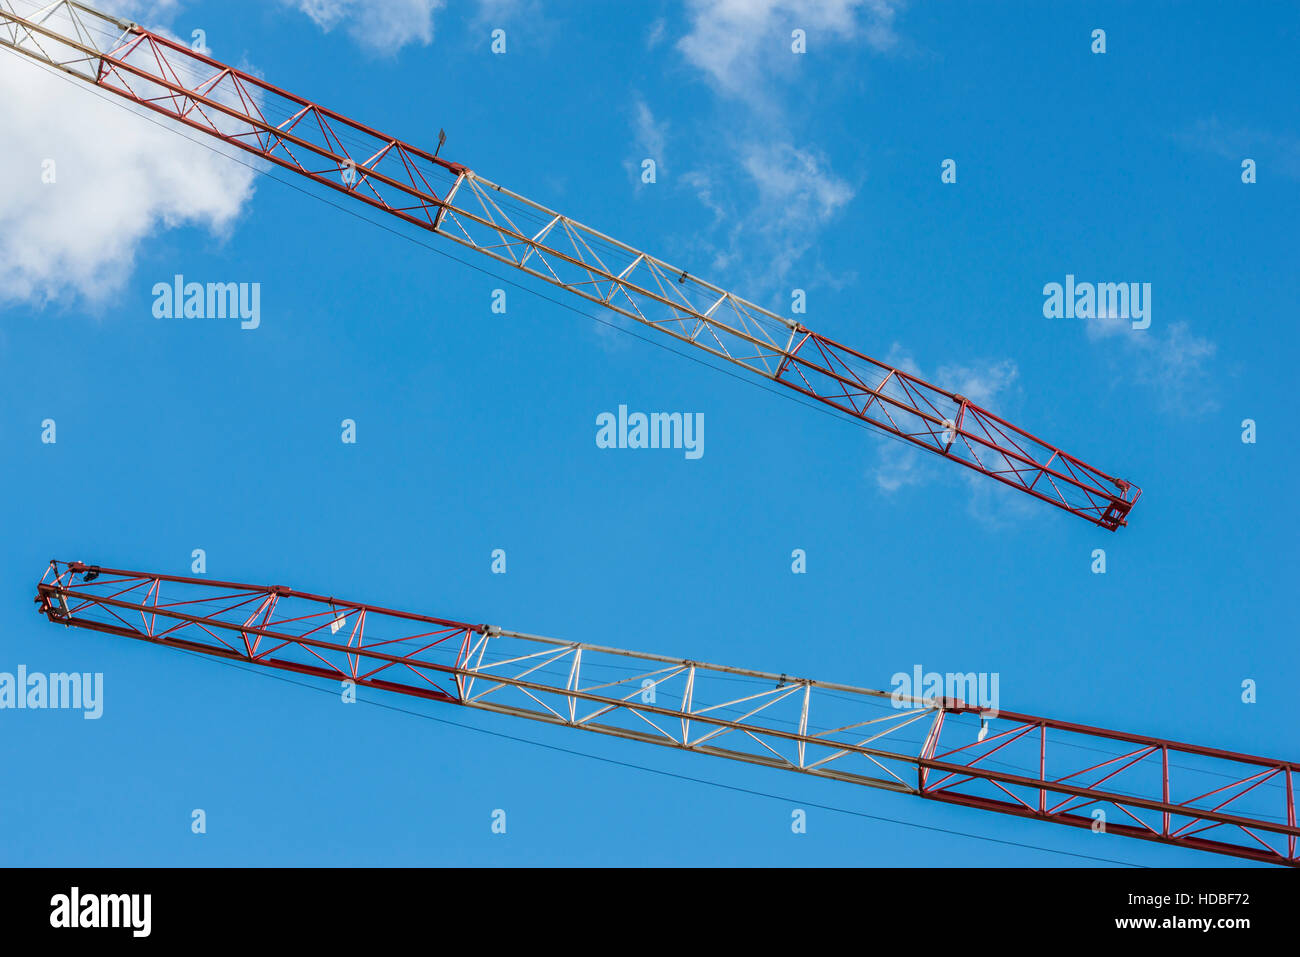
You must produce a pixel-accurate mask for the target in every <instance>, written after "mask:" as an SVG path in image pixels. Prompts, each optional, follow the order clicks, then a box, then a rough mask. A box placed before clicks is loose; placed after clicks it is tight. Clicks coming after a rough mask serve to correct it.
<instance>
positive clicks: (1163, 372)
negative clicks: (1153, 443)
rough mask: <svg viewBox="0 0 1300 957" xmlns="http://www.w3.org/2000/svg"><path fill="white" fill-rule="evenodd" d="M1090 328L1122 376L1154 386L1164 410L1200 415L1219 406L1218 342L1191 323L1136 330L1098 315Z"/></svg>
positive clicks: (1090, 336) (1089, 337)
mask: <svg viewBox="0 0 1300 957" xmlns="http://www.w3.org/2000/svg"><path fill="white" fill-rule="evenodd" d="M1085 328H1086V329H1087V335H1088V339H1089V340H1090V341H1092V342H1094V343H1098V344H1101V345H1102V346H1103V347H1105V348H1108V349H1109V353H1108V358H1109V360H1110V361H1111V363H1112V367H1113V368H1114V369H1115V375H1116V377H1117V378H1120V379H1131V380H1132V381H1134V382H1138V383H1140V384H1141V385H1144V386H1149V387H1150V388H1151V389H1152V390H1153V391H1155V393H1156V396H1157V401H1158V402H1159V405H1160V408H1161V409H1162V410H1163V411H1166V412H1177V413H1180V414H1188V415H1199V414H1201V413H1205V412H1212V411H1214V410H1215V409H1217V408H1218V406H1219V401H1218V397H1217V396H1216V395H1215V393H1214V388H1213V377H1212V376H1211V374H1210V367H1211V363H1212V362H1213V361H1214V357H1215V354H1216V353H1217V352H1218V346H1217V345H1216V344H1215V343H1214V342H1213V341H1211V340H1210V339H1207V338H1205V337H1204V336H1198V335H1196V334H1195V333H1193V332H1192V331H1191V327H1190V326H1189V325H1188V324H1187V323H1186V322H1183V321H1178V322H1171V323H1169V324H1167V325H1165V326H1163V327H1161V326H1156V325H1153V326H1152V327H1151V328H1149V329H1133V328H1132V326H1131V324H1130V323H1129V322H1127V321H1126V320H1121V319H1092V320H1089V321H1088V322H1087V324H1086V326H1085Z"/></svg>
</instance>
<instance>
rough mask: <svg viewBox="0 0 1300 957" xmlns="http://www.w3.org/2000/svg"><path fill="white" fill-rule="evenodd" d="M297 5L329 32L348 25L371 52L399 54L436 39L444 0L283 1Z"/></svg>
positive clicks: (350, 32) (349, 30)
mask: <svg viewBox="0 0 1300 957" xmlns="http://www.w3.org/2000/svg"><path fill="white" fill-rule="evenodd" d="M281 2H282V3H287V4H290V5H291V6H294V7H297V8H298V9H299V10H301V11H302V12H303V13H305V14H307V16H309V17H311V19H312V20H313V21H314V22H315V23H316V25H317V26H318V27H320V28H321V29H322V30H324V31H326V32H327V33H328V32H329V31H330V30H333V29H334V28H335V27H337V26H339V25H340V24H346V27H347V31H348V35H349V36H350V37H352V38H353V39H354V40H356V41H357V43H359V44H360V45H361V46H362V47H363V48H364V49H366V50H369V51H370V52H371V53H377V54H391V53H396V52H397V51H398V50H400V49H401V48H402V47H404V46H406V45H407V44H411V43H417V44H419V45H421V46H428V45H429V44H430V43H432V42H433V15H434V13H435V12H436V11H438V10H440V9H441V8H442V6H443V3H444V0H377V2H374V0H281Z"/></svg>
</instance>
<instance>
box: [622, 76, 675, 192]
mask: <svg viewBox="0 0 1300 957" xmlns="http://www.w3.org/2000/svg"><path fill="white" fill-rule="evenodd" d="M632 133H633V139H632V150H633V153H634V155H633V156H631V157H630V158H629V159H628V160H627V163H626V164H625V165H626V168H627V170H628V173H629V175H631V176H632V178H633V180H634V182H635V183H636V185H637V189H638V190H639V189H641V188H642V186H644V184H643V183H642V181H641V163H642V162H643V161H644V160H647V159H651V160H654V162H655V167H656V170H657V173H659V174H663V173H666V172H667V170H668V158H667V143H668V123H667V122H666V121H661V120H658V119H656V118H655V115H654V112H653V111H652V110H651V109H650V107H649V106H648V105H647V104H646V101H645V100H643V99H642V98H641V97H640V96H637V97H636V99H635V100H634V101H633V103H632Z"/></svg>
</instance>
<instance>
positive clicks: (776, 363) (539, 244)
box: [0, 4, 1141, 531]
mask: <svg viewBox="0 0 1300 957" xmlns="http://www.w3.org/2000/svg"><path fill="white" fill-rule="evenodd" d="M75 7H76V9H75V10H74V11H72V12H71V13H69V18H70V19H71V20H73V21H76V22H77V24H78V29H77V30H75V31H74V30H72V29H71V28H63V29H62V32H60V30H56V29H54V25H53V23H52V21H51V22H45V23H36V22H33V21H31V20H27V19H24V18H22V17H19V16H17V15H16V14H11V13H7V12H3V11H0V27H2V26H4V25H5V24H10V25H12V27H13V37H12V39H10V40H9V41H7V42H6V39H5V37H4V36H0V43H5V45H8V46H10V47H12V48H13V49H15V50H17V51H18V52H20V53H23V54H25V55H27V56H30V57H32V58H34V59H37V60H42V61H44V62H47V63H52V64H53V65H55V66H58V67H59V68H61V69H64V70H65V72H68V73H70V74H72V75H73V76H77V77H79V78H81V79H83V80H86V81H87V82H90V83H93V84H94V85H95V86H97V87H99V88H100V89H103V90H106V91H110V92H112V93H114V94H116V95H117V96H120V97H123V98H124V99H126V100H129V101H131V102H132V103H135V104H137V105H139V106H141V107H144V108H146V109H148V110H151V111H153V112H155V113H158V114H162V115H164V116H166V117H169V118H170V119H172V120H174V121H176V122H178V123H180V124H183V125H184V126H185V127H188V128H190V129H193V130H197V131H199V132H202V133H203V134H205V135H207V136H210V137H214V138H216V139H217V140H220V141H222V142H224V143H226V144H229V145H231V146H234V147H237V148H238V149H240V150H243V151H245V152H247V153H251V154H253V155H255V156H257V157H258V158H259V159H261V160H264V161H266V162H269V163H272V164H274V165H275V166H278V167H280V168H282V169H286V170H290V171H292V172H293V173H295V174H298V175H300V176H303V177H306V178H307V179H310V180H311V181H313V182H315V183H317V184H320V185H322V186H324V187H327V188H328V189H330V190H333V191H336V192H339V193H342V194H345V195H347V196H350V197H352V198H354V199H357V200H359V201H360V202H362V203H364V204H366V205H367V206H370V207H372V208H374V209H378V210H381V211H383V212H384V213H386V214H388V215H390V216H393V217H395V218H396V219H398V220H400V221H402V222H403V223H405V224H407V225H409V226H412V227H416V228H419V229H422V230H427V231H431V232H435V233H437V234H438V235H440V236H443V237H444V238H447V239H450V240H452V241H453V242H456V243H459V244H460V245H463V246H467V247H469V248H472V249H475V250H476V251H478V252H480V253H483V254H485V255H487V256H490V257H491V258H493V259H495V260H497V261H499V262H501V263H503V264H506V265H510V266H513V267H515V268H518V269H520V270H522V271H524V272H527V273H529V274H530V275H532V276H534V277H535V278H538V279H541V280H543V281H545V282H548V283H551V284H552V285H556V286H559V287H561V288H564V289H566V290H568V291H569V292H571V293H573V294H574V295H576V296H579V297H581V298H583V299H586V300H588V301H590V302H592V303H595V304H598V305H600V306H602V307H604V308H607V309H610V310H613V311H615V312H618V313H620V314H621V315H624V316H627V317H629V318H631V319H633V320H635V321H637V322H640V323H643V324H644V325H647V326H650V327H652V328H654V329H656V330H658V331H659V332H661V333H663V334H665V335H668V336H670V337H672V338H674V339H676V340H678V341H681V342H684V343H687V344H689V345H692V346H695V347H697V348H700V349H703V350H705V351H706V352H709V353H710V354H712V355H715V356H718V357H720V358H722V359H725V360H727V361H729V362H732V363H735V364H737V365H740V366H742V367H744V368H746V369H747V370H749V371H750V372H753V373H756V374H758V375H760V376H763V377H765V378H768V379H770V380H772V381H774V382H779V383H781V384H782V385H784V386H786V387H788V388H790V389H792V390H793V391H794V392H796V393H799V394H801V395H803V396H806V397H808V398H810V399H813V400H815V401H817V402H820V403H822V404H824V405H827V406H830V407H832V408H834V409H836V410H838V411H839V412H841V413H844V414H845V415H848V416H851V417H852V418H854V419H856V420H859V421H861V422H863V423H866V424H867V425H869V426H871V427H872V428H875V429H878V430H880V431H882V432H885V433H888V434H890V435H893V436H896V437H898V438H900V439H902V440H904V441H906V442H908V443H910V444H912V445H914V446H917V447H920V448H923V449H926V450H927V451H930V452H932V453H935V454H937V455H941V456H943V457H944V458H947V459H949V460H951V461H953V462H957V463H958V464H960V465H963V466H965V467H966V468H969V469H972V470H974V471H975V472H978V473H980V474H983V475H987V476H989V477H990V478H993V479H994V480H996V481H998V482H1001V483H1002V484H1004V485H1007V486H1010V487H1011V488H1014V489H1017V490H1018V491H1021V492H1023V493H1025V494H1027V495H1030V496H1032V497H1033V498H1036V499H1038V500H1040V501H1043V502H1047V503H1049V504H1051V505H1054V506H1057V507H1058V508H1061V509H1064V510H1065V511H1067V512H1069V513H1071V514H1073V515H1077V516H1079V517H1081V518H1084V519H1086V520H1087V521H1089V522H1091V523H1093V524H1094V525H1097V526H1099V527H1101V528H1105V529H1109V530H1112V531H1113V530H1115V529H1118V528H1119V527H1120V526H1122V525H1125V524H1127V521H1128V515H1129V512H1130V511H1131V509H1132V508H1133V506H1134V504H1135V503H1136V502H1137V500H1138V498H1139V496H1140V495H1141V490H1140V489H1138V488H1137V486H1135V485H1133V484H1132V483H1130V482H1127V481H1125V480H1123V479H1120V478H1117V477H1115V476H1113V475H1110V474H1108V473H1106V472H1103V471H1101V470H1100V469H1096V468H1094V467H1092V466H1090V465H1088V464H1087V463H1085V462H1083V461H1082V460H1081V459H1078V458H1076V457H1074V456H1072V455H1069V454H1068V453H1066V452H1065V451H1063V450H1062V449H1060V448H1059V447H1057V446H1055V445H1052V444H1050V443H1048V442H1045V441H1044V440H1042V439H1039V438H1037V437H1036V436H1034V435H1032V434H1031V433H1029V432H1027V431H1025V430H1023V429H1020V428H1018V427H1016V426H1013V425H1011V424H1010V423H1009V422H1007V421H1006V420H1005V419H1002V418H1000V417H998V416H996V415H994V414H993V413H992V412H990V411H988V410H986V409H983V408H981V407H979V406H978V405H975V404H974V403H971V402H970V401H968V400H967V399H966V398H964V397H962V396H959V395H957V394H955V393H953V392H950V391H947V390H945V389H942V388H939V387H938V386H935V385H932V384H930V383H928V382H925V381H924V380H922V379H920V378H919V377H917V376H914V375H911V374H909V373H907V372H905V371H904V370H902V369H899V368H897V367H895V366H891V365H889V364H888V363H885V362H881V361H879V360H877V359H872V358H871V357H869V356H867V355H865V354H863V353H861V352H858V351H856V350H854V349H851V348H849V347H847V346H845V345H842V344H841V343H838V342H836V341H834V340H832V339H830V338H828V337H826V336H822V335H819V334H817V333H815V332H812V331H811V330H808V329H806V328H805V327H803V326H802V325H800V324H798V323H795V322H793V321H791V320H790V319H788V318H783V317H780V316H777V315H776V314H774V313H771V312H769V311H768V310H765V309H763V308H761V307H759V306H756V305H754V304H753V303H750V302H747V301H745V300H743V299H741V298H739V297H737V296H734V295H732V294H731V293H727V292H725V291H724V290H722V289H720V288H719V287H717V286H714V285H712V284H710V283H707V282H705V281H703V280H700V279H698V278H697V277H695V276H694V275H693V274H690V273H688V272H687V271H685V270H678V269H677V267H669V266H668V265H667V264H666V263H663V262H662V261H660V260H657V259H655V258H654V257H650V256H648V255H646V254H644V253H640V252H638V251H637V250H634V249H633V248H632V247H630V246H626V245H625V244H622V243H619V242H618V241H617V240H614V239H611V238H610V237H608V236H605V235H604V234H601V233H598V232H596V231H595V230H592V229H590V228H589V227H585V226H582V225H581V224H580V223H577V222H576V221H574V220H571V219H569V218H567V217H562V216H560V214H558V213H554V211H552V210H548V209H546V208H545V207H542V206H540V205H538V204H536V203H533V202H532V201H531V200H527V199H525V198H524V197H522V196H519V195H517V194H514V193H511V192H510V191H509V190H505V189H504V188H503V187H500V186H497V185H495V184H493V183H490V182H488V181H487V180H485V179H483V178H481V177H479V176H477V175H476V174H475V173H473V172H472V171H471V170H470V169H469V168H468V167H466V166H464V165H462V164H459V163H454V162H450V161H448V160H446V159H443V158H441V157H440V156H437V155H435V154H433V153H430V152H428V151H426V150H423V149H420V148H418V147H415V146H412V145H411V144H409V143H407V142H404V141H402V140H400V139H397V138H395V137H391V136H388V135H386V134H383V133H380V132H378V131H377V130H375V129H373V128H371V127H369V126H366V125H364V124H362V123H358V122H356V121H355V120H351V119H348V118H347V117H345V116H343V115H341V114H339V113H337V112H334V111H332V110H329V109H327V108H325V107H322V106H319V105H317V104H315V103H312V102H311V101H308V100H306V99H303V98H302V97H299V96H296V95H294V94H292V93H289V92H287V91H285V90H283V89H281V88H279V87H277V86H273V85H272V84H269V83H267V82H266V81H264V80H262V79H260V78H258V77H255V76H253V75H251V74H249V73H247V72H245V71H242V70H238V69H236V68H234V67H231V66H228V65H226V64H223V63H220V62H219V61H217V60H214V59H212V58H211V57H209V56H207V55H206V54H204V53H200V52H198V51H195V50H193V49H191V48H190V47H187V46H185V45H184V44H181V43H178V42H176V41H174V40H172V39H170V38H169V37H166V36H163V35H161V34H157V33H154V32H152V31H150V30H147V29H144V28H142V27H140V26H138V25H135V24H127V23H126V22H125V21H120V20H117V19H116V18H113V17H111V16H108V15H106V14H100V13H97V12H95V11H91V10H90V9H89V8H86V7H84V6H82V5H79V4H78V5H75ZM90 16H94V17H97V18H99V19H98V21H97V22H98V23H99V24H100V28H101V30H106V31H109V32H108V33H107V37H108V39H107V40H105V41H104V42H101V43H99V44H98V45H97V44H95V43H93V42H91V41H92V37H93V35H94V32H95V31H93V30H86V29H84V26H85V25H84V24H83V23H81V22H80V19H78V18H81V19H84V18H86V17H90ZM0 32H3V31H0ZM70 34H75V35H70ZM54 38H57V39H58V41H59V49H60V50H67V51H70V52H68V53H65V54H64V55H63V56H62V57H59V56H56V55H54V54H53V53H51V52H50V51H49V50H47V49H45V48H44V47H43V46H42V43H45V44H46V45H48V41H49V40H51V39H54ZM509 203H515V204H516V205H517V206H519V208H520V211H521V213H522V215H512V213H511V212H509V211H507V210H506V209H505V208H504V206H505V205H507V204H509ZM528 219H531V220H532V221H533V222H534V223H536V222H546V223H547V225H546V226H544V227H543V228H542V229H541V230H540V231H538V232H535V233H533V232H524V231H522V228H521V227H520V226H517V225H516V220H518V221H519V222H524V221H526V220H528ZM548 219H549V222H548ZM557 224H559V228H555V227H556V226H557ZM553 236H559V237H560V238H559V239H553V238H552V237H553ZM566 242H567V245H565V243H566ZM678 273H680V275H678ZM720 317H722V318H720ZM724 318H725V319H726V321H723V320H724Z"/></svg>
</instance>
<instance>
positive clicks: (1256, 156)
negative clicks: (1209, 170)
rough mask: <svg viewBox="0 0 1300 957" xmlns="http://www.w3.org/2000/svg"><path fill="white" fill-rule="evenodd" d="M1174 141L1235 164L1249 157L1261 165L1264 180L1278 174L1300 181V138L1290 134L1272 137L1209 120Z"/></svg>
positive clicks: (1248, 127) (1243, 127)
mask: <svg viewBox="0 0 1300 957" xmlns="http://www.w3.org/2000/svg"><path fill="white" fill-rule="evenodd" d="M1174 138H1175V139H1176V140H1177V141H1178V142H1179V143H1181V144H1182V145H1183V146H1185V147H1187V148H1188V149H1192V150H1196V151H1198V152H1202V153H1210V154H1212V155H1214V156H1220V157H1222V158H1224V159H1227V160H1232V161H1233V162H1234V163H1240V162H1241V161H1242V160H1243V159H1246V158H1247V157H1249V158H1250V159H1253V160H1255V162H1256V163H1258V164H1259V167H1260V175H1261V176H1267V175H1268V173H1269V172H1276V173H1277V174H1278V175H1279V176H1284V177H1286V178H1287V179H1300V137H1297V136H1294V135H1292V134H1289V133H1272V132H1270V131H1268V130H1261V129H1257V128H1254V127H1250V126H1241V125H1233V124H1228V123H1223V122H1221V121H1220V120H1219V118H1218V117H1208V118H1204V119H1201V120H1198V121H1197V122H1196V123H1194V124H1193V125H1192V126H1191V127H1189V128H1188V129H1186V130H1183V131H1181V132H1180V133H1178V134H1176V135H1175V137H1174Z"/></svg>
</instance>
